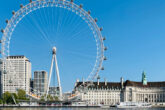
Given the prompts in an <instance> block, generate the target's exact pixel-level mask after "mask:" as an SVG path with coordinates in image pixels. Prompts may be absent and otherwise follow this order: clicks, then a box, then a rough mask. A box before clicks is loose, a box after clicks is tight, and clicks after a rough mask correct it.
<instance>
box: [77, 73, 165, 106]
mask: <svg viewBox="0 0 165 110" xmlns="http://www.w3.org/2000/svg"><path fill="white" fill-rule="evenodd" d="M83 83H84V82H79V81H77V82H76V84H75V91H82V89H81V88H82V84H83ZM81 100H83V101H87V103H88V104H89V105H99V104H104V105H115V104H117V103H120V102H148V103H151V104H153V105H154V104H164V103H165V82H147V79H146V75H145V73H144V72H143V74H142V81H141V82H135V81H129V80H126V81H123V78H121V80H120V82H106V81H105V82H99V80H97V82H93V84H92V85H91V86H89V87H87V88H86V89H83V92H81Z"/></svg>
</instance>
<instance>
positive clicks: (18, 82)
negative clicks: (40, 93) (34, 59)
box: [0, 56, 31, 93]
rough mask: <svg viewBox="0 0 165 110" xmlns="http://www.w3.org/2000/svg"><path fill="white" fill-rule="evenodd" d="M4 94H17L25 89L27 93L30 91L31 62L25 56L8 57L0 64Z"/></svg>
mask: <svg viewBox="0 0 165 110" xmlns="http://www.w3.org/2000/svg"><path fill="white" fill-rule="evenodd" d="M0 68H1V83H2V93H4V92H6V91H8V92H11V93H16V92H17V90H18V89H23V90H25V91H26V93H29V90H30V79H31V62H30V61H29V59H27V58H26V57H25V56H8V57H7V58H6V61H5V62H2V63H1V64H0Z"/></svg>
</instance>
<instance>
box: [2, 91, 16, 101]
mask: <svg viewBox="0 0 165 110" xmlns="http://www.w3.org/2000/svg"><path fill="white" fill-rule="evenodd" d="M12 95H13V97H12ZM2 98H3V103H6V104H15V103H14V99H13V98H15V100H17V95H16V94H15V93H9V92H5V93H4V94H3V96H2ZM16 102H17V101H16Z"/></svg>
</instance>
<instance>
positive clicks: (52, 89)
mask: <svg viewBox="0 0 165 110" xmlns="http://www.w3.org/2000/svg"><path fill="white" fill-rule="evenodd" d="M49 94H50V95H51V96H57V97H59V96H60V90H59V87H49Z"/></svg>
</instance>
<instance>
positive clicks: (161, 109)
mask: <svg viewBox="0 0 165 110" xmlns="http://www.w3.org/2000/svg"><path fill="white" fill-rule="evenodd" d="M101 109H103V110H132V109H117V108H107V109H105V108H81V107H80V108H53V107H52V108H45V107H44V108H25V107H24V108H17V107H16V108H0V110H101ZM133 110H165V108H139V109H135V108H134V109H133Z"/></svg>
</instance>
